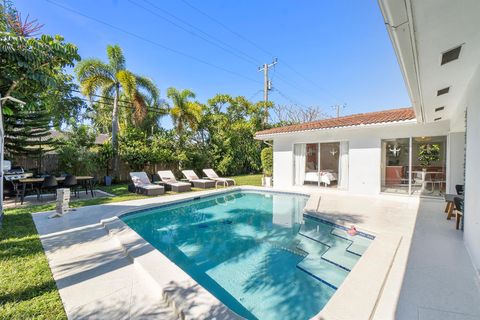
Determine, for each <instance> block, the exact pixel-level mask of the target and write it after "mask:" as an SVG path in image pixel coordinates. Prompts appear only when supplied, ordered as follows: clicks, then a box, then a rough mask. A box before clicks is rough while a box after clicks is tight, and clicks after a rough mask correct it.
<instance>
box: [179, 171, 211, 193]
mask: <svg viewBox="0 0 480 320" xmlns="http://www.w3.org/2000/svg"><path fill="white" fill-rule="evenodd" d="M182 173H183V175H184V176H185V178H187V180H188V181H189V182H190V183H192V184H193V186H194V187H195V188H201V189H207V188H213V187H215V181H213V180H210V179H200V178H199V177H198V176H197V174H196V173H195V171H193V170H183V171H182Z"/></svg>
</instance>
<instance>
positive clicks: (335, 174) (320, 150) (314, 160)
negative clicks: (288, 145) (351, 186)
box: [293, 141, 348, 188]
mask: <svg viewBox="0 0 480 320" xmlns="http://www.w3.org/2000/svg"><path fill="white" fill-rule="evenodd" d="M293 153H294V182H295V185H316V186H324V187H341V188H347V186H348V182H347V181H348V142H346V141H345V142H325V143H306V144H296V145H294V152H293Z"/></svg>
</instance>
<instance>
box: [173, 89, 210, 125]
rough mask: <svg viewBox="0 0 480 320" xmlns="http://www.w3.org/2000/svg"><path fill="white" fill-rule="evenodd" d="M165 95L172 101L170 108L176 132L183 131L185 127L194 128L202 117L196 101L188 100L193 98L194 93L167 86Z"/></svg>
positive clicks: (199, 106) (200, 108)
mask: <svg viewBox="0 0 480 320" xmlns="http://www.w3.org/2000/svg"><path fill="white" fill-rule="evenodd" d="M167 97H168V98H170V99H171V100H172V102H173V107H172V108H171V109H170V114H171V115H172V119H173V123H174V125H175V129H176V131H177V133H178V134H181V133H183V132H184V131H185V129H186V127H190V129H192V130H195V129H197V127H198V123H199V122H200V119H201V118H202V106H201V105H200V104H199V103H198V102H193V101H189V99H194V98H195V93H193V92H192V91H190V90H188V89H184V90H182V91H179V90H177V89H175V88H168V90H167Z"/></svg>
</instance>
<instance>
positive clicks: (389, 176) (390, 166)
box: [381, 138, 410, 194]
mask: <svg viewBox="0 0 480 320" xmlns="http://www.w3.org/2000/svg"><path fill="white" fill-rule="evenodd" d="M409 168H410V138H400V139H387V140H382V172H381V174H382V175H381V179H382V181H381V190H382V192H389V193H399V194H409V190H410V189H409V186H410V184H409V179H410V170H409Z"/></svg>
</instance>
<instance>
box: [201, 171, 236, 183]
mask: <svg viewBox="0 0 480 320" xmlns="http://www.w3.org/2000/svg"><path fill="white" fill-rule="evenodd" d="M203 173H205V174H206V175H207V177H208V178H209V179H210V180H213V181H215V186H217V184H218V183H222V184H223V186H227V187H228V186H232V185H233V186H234V185H235V180H233V179H230V178H222V177H219V176H218V174H217V173H216V172H215V171H214V170H213V169H203Z"/></svg>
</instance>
